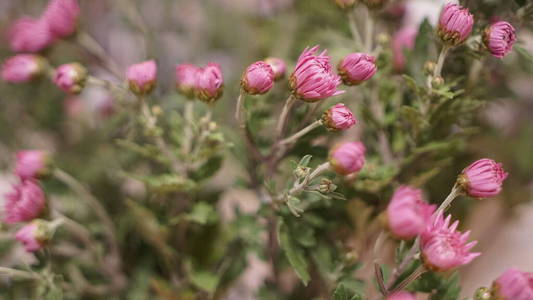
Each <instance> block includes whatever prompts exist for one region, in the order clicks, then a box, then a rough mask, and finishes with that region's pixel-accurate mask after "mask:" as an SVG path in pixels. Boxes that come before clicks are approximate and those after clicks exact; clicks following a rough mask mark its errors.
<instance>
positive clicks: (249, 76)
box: [241, 61, 274, 95]
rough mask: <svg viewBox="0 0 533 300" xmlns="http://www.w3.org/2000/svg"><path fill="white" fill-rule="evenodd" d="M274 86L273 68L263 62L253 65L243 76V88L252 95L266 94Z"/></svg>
mask: <svg viewBox="0 0 533 300" xmlns="http://www.w3.org/2000/svg"><path fill="white" fill-rule="evenodd" d="M273 85H274V71H273V70H272V67H271V66H270V65H269V64H267V63H265V62H262V61H258V62H255V63H253V64H251V65H250V66H249V67H248V68H246V71H244V74H242V79H241V86H242V88H243V89H244V90H245V91H246V92H247V93H248V94H250V95H257V94H264V93H266V92H268V91H270V89H271V88H272V86H273Z"/></svg>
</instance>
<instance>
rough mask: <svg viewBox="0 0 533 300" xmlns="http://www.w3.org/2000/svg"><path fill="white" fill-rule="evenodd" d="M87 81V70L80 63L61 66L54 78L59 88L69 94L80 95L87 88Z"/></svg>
mask: <svg viewBox="0 0 533 300" xmlns="http://www.w3.org/2000/svg"><path fill="white" fill-rule="evenodd" d="M86 80H87V70H86V69H85V67H84V66H82V65H81V64H79V63H70V64H64V65H61V66H59V67H58V68H57V69H56V71H55V74H54V78H53V81H54V83H55V84H56V85H57V87H59V88H60V89H62V90H63V91H65V92H67V93H69V94H79V93H80V92H81V91H82V90H83V87H85V81H86Z"/></svg>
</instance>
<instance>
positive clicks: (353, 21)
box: [347, 9, 363, 49]
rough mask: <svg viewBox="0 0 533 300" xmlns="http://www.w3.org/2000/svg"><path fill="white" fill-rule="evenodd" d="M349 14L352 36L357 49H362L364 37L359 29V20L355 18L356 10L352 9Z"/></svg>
mask: <svg viewBox="0 0 533 300" xmlns="http://www.w3.org/2000/svg"><path fill="white" fill-rule="evenodd" d="M347 15H348V24H349V26H350V31H351V33H352V38H353V40H354V42H355V47H356V48H357V49H360V48H361V44H362V40H363V39H362V38H361V34H360V33H359V30H358V29H357V22H356V19H355V10H354V9H351V10H350V11H348V12H347Z"/></svg>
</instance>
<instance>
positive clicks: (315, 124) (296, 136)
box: [279, 120, 322, 145]
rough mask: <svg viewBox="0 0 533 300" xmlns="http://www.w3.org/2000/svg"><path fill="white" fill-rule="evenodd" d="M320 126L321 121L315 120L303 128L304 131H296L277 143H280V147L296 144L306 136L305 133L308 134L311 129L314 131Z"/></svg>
mask: <svg viewBox="0 0 533 300" xmlns="http://www.w3.org/2000/svg"><path fill="white" fill-rule="evenodd" d="M321 125H322V120H316V121H314V122H313V123H311V124H309V125H307V127H305V128H304V129H302V130H300V131H298V132H297V133H295V134H293V135H291V136H290V137H288V138H286V139H284V140H281V141H280V142H279V143H280V145H285V144H292V143H294V142H296V141H297V140H298V139H299V138H301V137H302V136H304V135H306V134H307V133H309V132H310V131H312V130H313V129H315V128H317V127H320V126H321Z"/></svg>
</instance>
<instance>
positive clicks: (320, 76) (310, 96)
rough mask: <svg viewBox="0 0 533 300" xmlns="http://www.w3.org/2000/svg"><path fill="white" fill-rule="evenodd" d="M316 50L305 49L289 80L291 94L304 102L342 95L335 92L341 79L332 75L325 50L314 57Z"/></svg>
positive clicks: (314, 48)
mask: <svg viewBox="0 0 533 300" xmlns="http://www.w3.org/2000/svg"><path fill="white" fill-rule="evenodd" d="M318 48H319V46H315V47H313V48H311V49H309V48H305V50H304V51H303V53H302V54H301V55H300V58H298V62H297V64H296V68H295V69H294V72H293V73H292V75H291V77H290V79H289V83H290V86H291V89H292V91H293V93H294V94H295V95H296V97H298V98H299V99H301V100H303V101H306V102H316V101H319V100H322V99H325V98H328V97H332V96H336V95H340V94H342V93H344V91H339V90H337V87H338V86H339V85H340V84H341V78H340V76H338V75H337V74H335V73H334V71H333V66H332V65H331V57H329V56H328V55H327V50H324V51H322V52H321V53H320V54H318V55H316V54H315V52H317V51H318Z"/></svg>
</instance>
